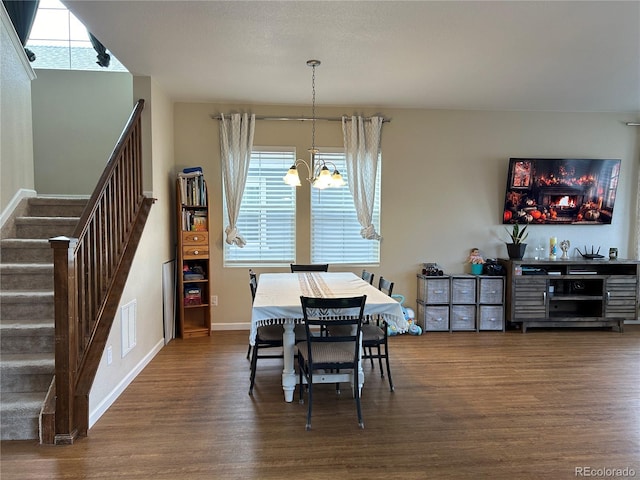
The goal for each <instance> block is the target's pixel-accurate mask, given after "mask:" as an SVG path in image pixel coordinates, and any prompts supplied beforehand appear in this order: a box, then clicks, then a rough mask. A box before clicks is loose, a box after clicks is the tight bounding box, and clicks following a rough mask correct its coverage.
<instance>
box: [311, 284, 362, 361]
mask: <svg viewBox="0 0 640 480" xmlns="http://www.w3.org/2000/svg"><path fill="white" fill-rule="evenodd" d="M366 301H367V296H366V295H362V296H359V297H342V298H315V297H305V296H301V297H300V302H301V304H302V314H303V317H304V325H305V330H306V333H307V347H308V355H309V357H308V358H309V363H310V364H312V365H313V367H314V368H313V369H316V368H354V365H355V366H356V367H357V364H358V361H359V358H360V350H359V348H360V347H359V343H360V342H359V341H358V339H359V338H360V331H361V327H362V320H363V318H364V306H365V303H366ZM328 326H349V327H352V328H339V329H336V330H337V331H338V332H339V333H336V334H335V335H317V334H316V333H315V332H316V331H317V327H320V328H321V329H322V328H326V327H328ZM353 327H355V328H353ZM346 342H351V343H352V344H353V357H352V358H351V360H350V361H349V362H346V363H345V362H342V363H340V362H338V363H339V364H336V362H330V361H326V362H323V361H314V358H313V350H314V347H313V344H317V343H346ZM349 364H350V365H349Z"/></svg>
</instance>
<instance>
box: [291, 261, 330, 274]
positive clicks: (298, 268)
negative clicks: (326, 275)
mask: <svg viewBox="0 0 640 480" xmlns="http://www.w3.org/2000/svg"><path fill="white" fill-rule="evenodd" d="M328 271H329V264H328V263H311V264H302V263H292V264H291V273H295V272H328Z"/></svg>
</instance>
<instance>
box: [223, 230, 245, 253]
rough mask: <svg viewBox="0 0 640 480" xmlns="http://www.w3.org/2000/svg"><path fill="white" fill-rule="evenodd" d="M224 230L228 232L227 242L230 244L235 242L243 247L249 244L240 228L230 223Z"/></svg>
mask: <svg viewBox="0 0 640 480" xmlns="http://www.w3.org/2000/svg"><path fill="white" fill-rule="evenodd" d="M224 232H225V233H226V234H227V238H226V242H227V243H228V244H229V245H234V244H235V245H237V246H238V247H240V248H242V247H244V246H245V245H246V244H247V242H246V240H245V239H244V237H243V236H242V235H240V234H239V233H238V229H237V228H236V227H231V225H229V226H228V227H227V228H226V229H225V230H224Z"/></svg>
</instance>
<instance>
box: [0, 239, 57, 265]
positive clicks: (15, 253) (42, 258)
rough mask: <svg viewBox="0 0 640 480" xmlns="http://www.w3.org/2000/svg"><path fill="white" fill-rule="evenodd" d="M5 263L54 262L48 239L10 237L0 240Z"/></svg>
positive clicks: (0, 248)
mask: <svg viewBox="0 0 640 480" xmlns="http://www.w3.org/2000/svg"><path fill="white" fill-rule="evenodd" d="M0 251H2V262H3V263H52V262H53V249H52V248H51V245H50V244H49V240H48V239H27V238H8V239H5V240H2V241H0Z"/></svg>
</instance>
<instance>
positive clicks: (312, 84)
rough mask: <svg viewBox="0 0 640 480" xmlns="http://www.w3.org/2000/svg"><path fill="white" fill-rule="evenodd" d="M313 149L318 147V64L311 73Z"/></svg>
mask: <svg viewBox="0 0 640 480" xmlns="http://www.w3.org/2000/svg"><path fill="white" fill-rule="evenodd" d="M311 119H312V120H311V149H312V150H314V151H315V149H316V66H315V65H313V66H312V73H311Z"/></svg>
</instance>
